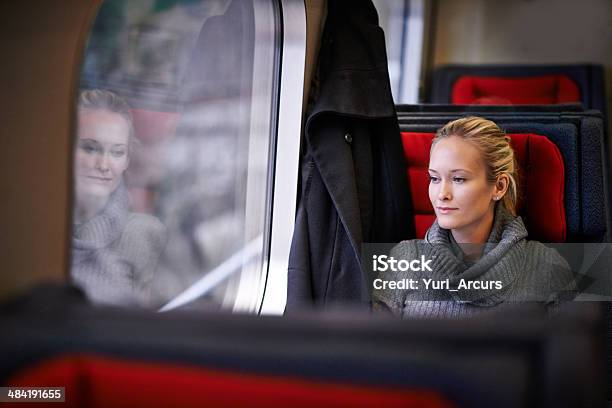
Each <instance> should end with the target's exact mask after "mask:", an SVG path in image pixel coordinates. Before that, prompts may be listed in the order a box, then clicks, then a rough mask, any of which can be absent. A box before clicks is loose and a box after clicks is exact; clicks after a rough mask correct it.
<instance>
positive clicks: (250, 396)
mask: <svg viewBox="0 0 612 408" xmlns="http://www.w3.org/2000/svg"><path fill="white" fill-rule="evenodd" d="M9 383H10V384H12V385H13V386H28V385H29V386H31V385H32V384H36V385H37V386H54V385H55V386H56V385H57V384H63V385H65V387H66V395H67V397H66V403H65V405H66V406H67V407H72V408H76V407H90V406H97V407H170V406H177V407H201V406H215V407H221V406H223V407H242V406H249V407H284V406H292V407H338V406H356V407H363V408H366V407H380V406H385V407H414V408H416V407H419V408H421V407H422V408H453V407H455V406H456V405H455V404H453V403H451V402H449V401H448V400H447V399H445V398H444V397H443V396H442V395H440V394H439V393H437V392H435V391H430V390H423V389H409V388H408V389H397V388H392V387H373V386H363V385H360V386H358V385H349V384H340V383H333V382H327V381H321V380H318V381H316V380H306V379H296V378H284V377H280V376H270V375H262V374H249V373H244V372H237V371H230V370H219V369H213V368H210V367H207V368H205V367H196V366H186V365H182V364H172V363H167V362H166V363H160V362H150V361H137V360H133V359H118V358H111V357H102V356H100V355H95V354H66V355H60V356H56V357H54V358H51V359H48V360H43V361H41V362H38V363H37V364H34V365H33V366H30V367H28V368H26V369H24V370H22V371H21V372H19V373H17V374H15V375H14V376H13V377H12V378H11V379H10V380H9Z"/></svg>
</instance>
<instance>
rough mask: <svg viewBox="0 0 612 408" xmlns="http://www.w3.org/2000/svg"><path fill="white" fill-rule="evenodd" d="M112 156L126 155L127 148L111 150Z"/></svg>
mask: <svg viewBox="0 0 612 408" xmlns="http://www.w3.org/2000/svg"><path fill="white" fill-rule="evenodd" d="M111 156H113V157H116V158H119V157H123V156H125V150H111Z"/></svg>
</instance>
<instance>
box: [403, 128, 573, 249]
mask: <svg viewBox="0 0 612 408" xmlns="http://www.w3.org/2000/svg"><path fill="white" fill-rule="evenodd" d="M509 136H510V138H511V139H512V142H511V143H512V147H513V148H514V149H515V151H516V156H517V161H518V163H519V169H522V171H521V174H520V175H519V177H520V179H521V182H520V183H519V185H520V186H521V191H520V194H519V196H520V197H521V200H520V201H519V205H518V212H519V214H521V215H523V216H524V218H525V220H526V221H527V222H528V224H529V228H528V229H529V233H530V236H532V237H534V239H538V240H540V241H545V242H564V241H565V240H566V234H567V227H566V223H565V206H564V202H563V200H564V173H565V171H564V165H563V159H562V156H561V153H560V151H559V149H558V148H557V147H556V146H555V145H554V144H553V143H552V142H551V141H550V140H548V139H547V138H546V137H544V136H541V135H536V134H530V133H523V134H520V133H517V134H510V135H509ZM433 137H434V134H433V133H413V132H403V133H402V143H403V146H404V152H405V156H406V163H407V167H408V170H407V173H408V174H407V175H408V181H409V184H410V191H411V195H412V197H411V198H412V203H413V209H414V223H415V228H416V235H417V238H423V237H424V236H425V232H426V231H427V229H428V228H429V227H430V226H431V224H432V223H433V221H434V220H435V215H434V210H433V207H432V206H431V202H430V201H429V196H428V185H429V181H428V172H427V164H428V162H429V151H430V148H431V142H432V140H433ZM527 173H528V174H529V177H525V174H527Z"/></svg>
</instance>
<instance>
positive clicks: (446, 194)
mask: <svg viewBox="0 0 612 408" xmlns="http://www.w3.org/2000/svg"><path fill="white" fill-rule="evenodd" d="M451 197H452V196H451V189H450V186H449V184H448V183H446V182H444V181H443V182H441V183H440V190H438V200H440V201H446V200H450V199H451Z"/></svg>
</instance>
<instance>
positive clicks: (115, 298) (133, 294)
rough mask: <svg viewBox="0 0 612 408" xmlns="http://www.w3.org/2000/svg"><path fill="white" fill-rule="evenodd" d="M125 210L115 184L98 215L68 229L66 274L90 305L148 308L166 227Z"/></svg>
mask: <svg viewBox="0 0 612 408" xmlns="http://www.w3.org/2000/svg"><path fill="white" fill-rule="evenodd" d="M129 207H130V203H129V196H128V192H127V189H126V188H125V186H124V185H123V183H121V184H120V185H119V187H118V188H117V189H116V190H115V191H114V192H113V193H112V194H111V196H110V197H109V200H108V202H107V203H106V206H105V207H104V208H103V209H102V211H100V212H99V213H98V214H96V215H95V216H94V217H92V218H91V219H89V220H87V221H85V222H83V223H81V224H74V225H73V237H72V259H71V275H72V278H73V282H74V283H75V284H76V285H77V286H79V287H81V288H82V289H83V290H84V291H85V293H86V294H87V297H88V298H89V299H90V300H91V301H92V302H93V303H104V304H112V305H139V306H148V305H149V302H150V293H149V292H150V283H151V281H152V279H153V276H154V272H155V268H156V266H157V261H158V259H159V257H160V255H161V253H162V251H163V249H164V247H165V245H166V240H167V233H166V228H165V226H164V225H163V224H162V223H161V222H159V220H158V219H157V218H155V217H152V216H150V215H146V214H139V213H132V212H130V211H129Z"/></svg>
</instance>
